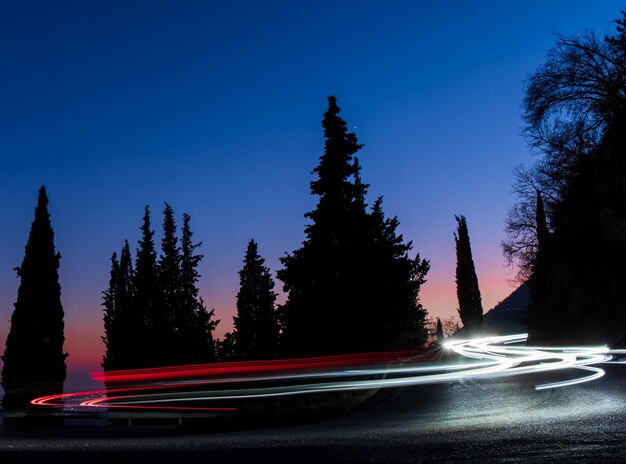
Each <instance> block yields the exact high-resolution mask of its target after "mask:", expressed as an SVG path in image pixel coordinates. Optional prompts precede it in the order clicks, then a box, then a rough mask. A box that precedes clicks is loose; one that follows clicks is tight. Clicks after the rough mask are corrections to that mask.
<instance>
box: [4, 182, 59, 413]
mask: <svg viewBox="0 0 626 464" xmlns="http://www.w3.org/2000/svg"><path fill="white" fill-rule="evenodd" d="M59 260H60V255H59V253H57V252H56V250H55V247H54V232H53V230H52V225H51V222H50V214H49V213H48V196H47V194H46V189H45V187H41V189H40V190H39V198H38V201H37V207H36V208H35V219H34V221H33V223H32V226H31V229H30V235H29V237H28V242H27V243H26V250H25V254H24V260H23V261H22V265H21V266H20V267H19V268H16V271H17V275H18V277H19V278H20V286H19V289H18V293H17V301H16V303H15V310H14V311H13V315H12V317H11V329H10V332H9V335H8V337H7V341H6V348H5V351H4V355H3V356H2V359H3V361H4V367H3V369H2V386H3V388H4V391H5V397H4V399H3V404H4V407H5V408H12V407H23V406H27V405H28V404H29V401H30V400H31V399H32V398H33V397H36V396H38V395H39V396H40V395H44V394H47V395H49V394H54V393H61V392H62V391H63V382H64V381H65V375H66V366H65V358H66V357H67V354H66V353H64V351H63V343H64V342H65V336H64V333H63V331H64V322H63V316H64V313H63V306H62V304H61V286H60V285H59V272H58V271H59Z"/></svg>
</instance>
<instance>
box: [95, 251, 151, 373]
mask: <svg viewBox="0 0 626 464" xmlns="http://www.w3.org/2000/svg"><path fill="white" fill-rule="evenodd" d="M103 294H104V302H103V306H104V337H102V340H103V341H104V344H105V347H106V351H105V354H104V358H103V361H102V367H103V368H104V369H105V370H114V369H131V368H134V367H138V366H140V365H141V362H142V360H141V359H140V354H141V350H142V349H143V345H142V344H141V342H140V339H139V337H138V336H137V334H142V333H145V332H146V328H145V320H144V318H143V317H141V314H138V313H137V311H136V310H135V307H134V297H135V290H134V269H133V263H132V256H131V253H130V248H129V246H128V241H125V243H124V247H123V248H122V252H121V253H120V258H119V260H118V259H117V253H113V256H112V258H111V278H110V280H109V288H108V289H107V290H106V291H104V292H103Z"/></svg>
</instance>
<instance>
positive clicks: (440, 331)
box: [435, 318, 446, 345]
mask: <svg viewBox="0 0 626 464" xmlns="http://www.w3.org/2000/svg"><path fill="white" fill-rule="evenodd" d="M435 338H436V342H437V343H438V344H439V345H443V343H444V341H445V338H446V337H445V335H444V333H443V325H442V324H441V319H439V318H437V329H436V330H435Z"/></svg>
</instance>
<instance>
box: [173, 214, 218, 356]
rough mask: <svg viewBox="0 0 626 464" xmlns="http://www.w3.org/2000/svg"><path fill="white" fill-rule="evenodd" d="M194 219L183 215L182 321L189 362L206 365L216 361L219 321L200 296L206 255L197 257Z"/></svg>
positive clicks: (200, 243)
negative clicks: (203, 260) (214, 336)
mask: <svg viewBox="0 0 626 464" xmlns="http://www.w3.org/2000/svg"><path fill="white" fill-rule="evenodd" d="M190 220H191V218H190V217H189V215H188V214H183V228H182V236H181V265H180V278H181V287H180V291H181V313H182V314H181V322H183V326H184V327H185V329H184V331H183V332H187V334H188V335H186V336H188V337H189V342H188V348H186V349H187V350H188V351H187V354H186V359H185V361H186V362H187V363H204V362H213V361H216V360H217V351H216V350H217V347H216V345H215V340H214V338H213V332H214V330H215V327H216V326H217V324H218V323H219V320H215V318H214V313H215V311H214V310H213V309H211V310H210V311H209V310H207V308H206V306H205V304H204V302H203V301H202V298H200V296H199V291H198V280H199V278H200V274H199V273H198V269H197V268H198V264H199V263H200V261H201V260H202V258H203V256H202V255H199V254H195V250H196V248H198V247H199V246H200V245H202V242H199V243H193V240H192V237H193V233H192V231H191V228H190V226H189V221H190Z"/></svg>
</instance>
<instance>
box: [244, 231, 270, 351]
mask: <svg viewBox="0 0 626 464" xmlns="http://www.w3.org/2000/svg"><path fill="white" fill-rule="evenodd" d="M264 263H265V260H264V259H263V258H261V256H259V252H258V246H257V243H256V242H255V241H254V240H250V242H249V243H248V248H247V249H246V255H245V257H244V260H243V269H241V271H239V283H240V288H239V293H237V316H235V318H234V326H235V331H234V334H233V336H234V339H235V340H236V343H235V346H234V349H235V356H236V357H237V359H271V358H275V357H276V356H277V355H278V340H279V327H278V321H277V317H276V308H275V305H274V304H275V301H276V293H274V291H273V289H274V281H273V279H272V276H271V274H270V271H269V269H268V268H267V267H265V266H264Z"/></svg>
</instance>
